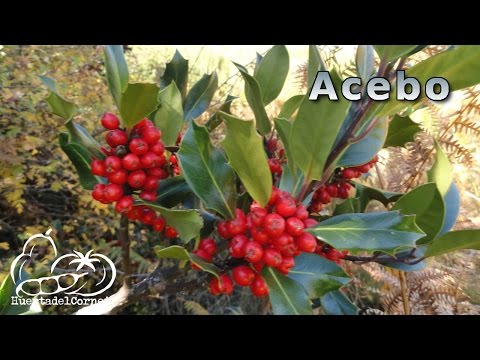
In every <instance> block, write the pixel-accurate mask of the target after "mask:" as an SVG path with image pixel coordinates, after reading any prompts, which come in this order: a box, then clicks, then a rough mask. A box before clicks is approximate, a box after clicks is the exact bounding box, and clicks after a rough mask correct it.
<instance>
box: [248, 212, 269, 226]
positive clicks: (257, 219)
mask: <svg viewBox="0 0 480 360" xmlns="http://www.w3.org/2000/svg"><path fill="white" fill-rule="evenodd" d="M250 214H251V218H252V224H253V225H255V226H261V225H262V224H263V220H264V219H265V216H267V215H268V211H267V210H266V209H264V208H261V207H257V208H254V209H252V210H251V212H250Z"/></svg>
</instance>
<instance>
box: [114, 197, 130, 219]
mask: <svg viewBox="0 0 480 360" xmlns="http://www.w3.org/2000/svg"><path fill="white" fill-rule="evenodd" d="M132 208H133V198H132V197H131V196H130V195H126V196H124V197H122V198H121V199H120V200H118V201H117V205H116V206H115V211H116V212H118V213H124V214H126V213H128V212H129V211H131V210H132Z"/></svg>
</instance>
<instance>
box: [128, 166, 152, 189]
mask: <svg viewBox="0 0 480 360" xmlns="http://www.w3.org/2000/svg"><path fill="white" fill-rule="evenodd" d="M146 179H147V175H146V174H145V171H143V170H135V171H132V172H131V173H130V174H128V180H127V181H128V185H130V186H131V187H132V188H134V189H140V188H141V187H142V186H143V184H145V180H146Z"/></svg>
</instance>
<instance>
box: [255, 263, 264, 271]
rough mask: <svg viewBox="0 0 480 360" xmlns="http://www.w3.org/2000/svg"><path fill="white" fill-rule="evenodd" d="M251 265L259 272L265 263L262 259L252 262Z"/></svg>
mask: <svg viewBox="0 0 480 360" xmlns="http://www.w3.org/2000/svg"><path fill="white" fill-rule="evenodd" d="M252 266H253V268H254V269H255V271H256V272H261V271H262V269H263V267H264V266H265V264H264V263H263V261H257V262H256V263H253V264H252Z"/></svg>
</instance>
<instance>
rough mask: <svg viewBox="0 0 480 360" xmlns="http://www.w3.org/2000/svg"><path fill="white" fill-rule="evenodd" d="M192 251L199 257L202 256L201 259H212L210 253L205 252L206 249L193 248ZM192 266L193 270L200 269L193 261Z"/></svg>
mask: <svg viewBox="0 0 480 360" xmlns="http://www.w3.org/2000/svg"><path fill="white" fill-rule="evenodd" d="M193 253H194V254H195V255H197V256H199V257H201V258H202V259H203V260H205V261H206V262H211V261H212V255H211V254H209V253H208V252H206V251H205V250H203V249H197V250H194V251H193ZM192 268H193V269H194V270H197V271H200V270H201V268H200V267H199V266H198V265H196V264H194V263H192Z"/></svg>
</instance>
